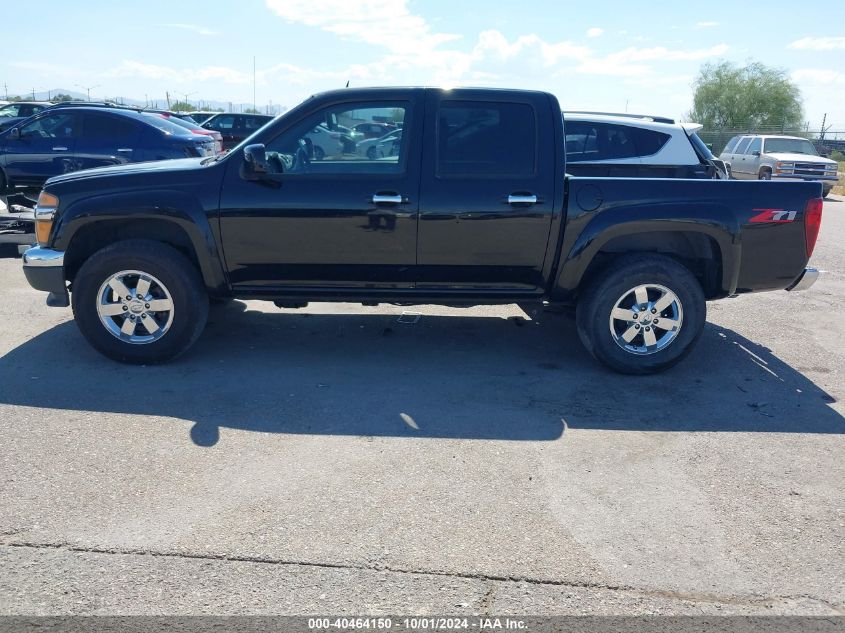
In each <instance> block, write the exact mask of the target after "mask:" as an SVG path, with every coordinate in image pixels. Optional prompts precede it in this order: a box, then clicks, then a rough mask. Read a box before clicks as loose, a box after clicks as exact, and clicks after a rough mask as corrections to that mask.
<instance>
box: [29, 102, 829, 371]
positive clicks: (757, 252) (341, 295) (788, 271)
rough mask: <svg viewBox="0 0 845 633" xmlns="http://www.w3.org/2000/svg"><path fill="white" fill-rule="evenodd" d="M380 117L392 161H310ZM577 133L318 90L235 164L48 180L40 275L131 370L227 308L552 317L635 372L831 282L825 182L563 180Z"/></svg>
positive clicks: (532, 119) (505, 106)
mask: <svg viewBox="0 0 845 633" xmlns="http://www.w3.org/2000/svg"><path fill="white" fill-rule="evenodd" d="M385 113H390V116H391V118H392V119H393V120H395V121H396V122H397V123H401V127H402V129H403V142H402V143H401V146H400V148H399V151H398V153H397V154H396V155H395V156H385V157H377V158H375V159H371V158H369V157H367V156H362V155H357V154H352V155H343V156H337V157H333V156H324V157H323V160H314V148H313V143H308V142H307V139H308V135H309V133H310V132H311V131H312V130H313V129H314V128H315V126H317V125H325V126H326V127H327V128H328V129H337V126H345V127H353V126H354V125H356V124H359V123H366V122H368V121H378V120H381V119H382V118H383V117H384V116H385ZM564 127H565V120H564V119H563V118H562V117H561V112H560V107H559V105H558V102H557V100H556V98H555V97H554V96H552V95H550V94H547V93H544V92H533V91H520V90H492V89H454V90H441V89H435V88H371V89H346V90H341V91H333V92H328V93H323V94H320V95H316V96H314V97H311V98H310V99H308V100H307V101H305V102H304V103H302V104H301V105H299V106H297V107H296V108H294V109H292V110H290V111H289V112H287V113H286V114H285V115H284V116H282V117H280V118H277V119H276V120H274V121H273V122H272V123H271V124H268V125H267V126H265V127H263V128H262V129H261V130H259V131H258V132H256V133H255V134H253V135H252V136H251V137H250V138H248V139H247V140H245V141H244V142H243V143H242V144H241V145H239V146H237V147H236V148H234V149H233V150H232V151H230V152H229V153H227V154H222V155H219V156H216V157H211V158H206V159H195V158H188V159H182V160H175V161H168V162H166V163H147V164H141V165H124V166H119V167H111V168H103V169H92V170H88V171H85V172H80V173H77V174H68V175H63V176H58V177H56V178H52V179H50V180H49V181H48V182H47V183H46V185H45V186H44V189H43V191H42V192H41V194H40V197H39V200H38V205H37V207H36V218H37V234H38V246H37V247H34V248H32V249H30V250H28V251H26V253H25V254H24V257H23V268H24V272H25V274H26V277H27V279H28V280H29V283H30V284H31V285H32V286H33V287H34V288H36V289H38V290H42V291H46V292H48V293H49V295H48V304H49V305H58V306H66V305H68V304H69V303H71V304H72V307H73V314H74V317H75V320H76V323H77V325H78V327H79V329H80V331H81V332H82V334H83V335H84V336H85V338H86V339H87V340H88V341H89V342H90V343H91V345H92V346H93V347H94V348H96V349H97V350H99V351H100V352H101V353H103V354H104V355H106V356H108V357H109V358H112V359H115V360H118V361H125V362H130V363H155V362H163V361H167V360H170V359H172V358H174V357H176V356H178V355H179V354H181V353H182V352H184V351H185V350H187V349H188V348H189V347H190V346H191V345H192V344H193V343H194V341H196V339H197V337H198V336H199V335H200V333H201V332H202V331H203V327H204V325H205V323H206V318H207V315H208V310H209V302H210V301H224V300H227V299H230V298H233V297H234V298H240V299H258V300H268V301H273V302H275V303H276V304H277V305H279V306H283V307H301V306H304V305H306V304H307V303H308V302H312V301H344V302H361V303H374V302H389V303H397V304H403V305H404V304H442V305H457V306H465V305H477V304H510V303H517V304H521V305H528V306H532V305H539V304H543V303H547V304H551V305H552V306H575V307H576V325H577V328H578V332H579V335H580V337H581V340H582V341H583V342H584V345H585V346H586V348H587V349H588V350H589V351H590V352H591V353H592V354H593V355H594V356H595V357H596V358H597V359H598V360H600V361H601V362H603V363H605V364H606V365H607V366H609V367H611V368H612V369H614V370H616V371H620V372H626V373H632V374H640V373H650V372H656V371H660V370H662V369H665V368H667V367H669V366H671V365H673V364H675V363H677V362H678V361H679V360H680V359H681V358H683V357H684V356H685V355H686V354H687V353H688V352H689V351H690V350H691V349H692V348H693V346H694V344H695V342H696V340H697V339H698V338H699V335H700V334H701V332H702V329H703V327H704V322H705V318H706V301H708V300H715V299H722V298H725V297H731V296H735V295H739V294H742V293H748V292H755V291H765V290H783V289H787V290H793V291H794V290H803V289H805V288H807V287H809V286H811V285H812V284H813V282H814V281H815V280H816V278H817V276H818V271H816V270H814V269H812V268H807V263H808V260H809V258H810V256H811V254H812V252H813V247H814V244H815V242H816V237H817V235H818V231H819V227H820V222H821V212H822V201H821V197H820V196H821V185H820V184H818V183H802V182H792V183H786V182H784V183H776V182H770V183H759V182H732V181H719V180H708V179H698V180H692V179H652V178H609V177H574V176H568V175H566V148H565V143H564V138H565V136H564ZM69 292H70V296H69V294H68V293H69Z"/></svg>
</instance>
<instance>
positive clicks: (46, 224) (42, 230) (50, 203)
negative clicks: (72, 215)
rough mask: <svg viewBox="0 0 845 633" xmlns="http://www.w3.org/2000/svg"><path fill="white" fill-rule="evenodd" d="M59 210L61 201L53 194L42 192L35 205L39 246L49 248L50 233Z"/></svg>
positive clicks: (36, 236)
mask: <svg viewBox="0 0 845 633" xmlns="http://www.w3.org/2000/svg"><path fill="white" fill-rule="evenodd" d="M58 208H59V199H58V198H57V197H56V196H54V195H53V194H51V193H47V192H46V191H42V192H41V194H40V195H39V196H38V203H37V204H36V205H35V238H36V239H37V240H38V245H39V246H47V242H48V241H49V240H50V231H52V230H53V218H54V217H55V215H56V209H58Z"/></svg>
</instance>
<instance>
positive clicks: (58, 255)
mask: <svg viewBox="0 0 845 633" xmlns="http://www.w3.org/2000/svg"><path fill="white" fill-rule="evenodd" d="M64 264H65V254H64V252H63V251H54V250H52V249H49V248H41V247H40V246H33V247H32V248H30V249H27V250H26V251H24V254H23V274H24V275H26V280H27V281H28V282H29V285H30V286H32V287H33V288H35V289H36V290H41V291H43V292H48V293H50V294H48V295H47V305H49V306H56V307H67V306H69V305H70V299H69V297H68V293H67V285H66V284H65V270H64Z"/></svg>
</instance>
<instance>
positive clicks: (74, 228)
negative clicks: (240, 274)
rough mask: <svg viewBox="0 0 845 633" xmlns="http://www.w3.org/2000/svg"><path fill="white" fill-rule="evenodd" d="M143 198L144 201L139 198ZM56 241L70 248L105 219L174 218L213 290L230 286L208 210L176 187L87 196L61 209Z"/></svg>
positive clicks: (55, 243)
mask: <svg viewBox="0 0 845 633" xmlns="http://www.w3.org/2000/svg"><path fill="white" fill-rule="evenodd" d="M139 201H143V202H139ZM57 220H58V224H57V226H56V228H55V229H54V231H55V234H54V235H55V237H54V240H53V243H54V245H55V247H56V248H57V249H58V250H64V251H66V252H67V251H68V250H69V249H71V248H72V246H73V239H74V237H75V236H77V235H78V234H79V232H80V231H81V230H84V229H86V228H88V227H90V226H93V225H95V224H98V223H102V222H120V221H121V220H122V221H127V220H132V221H136V220H158V221H165V222H171V223H173V224H174V225H176V226H178V227H179V228H180V229H181V230H182V231H184V233H185V234H186V235H187V236H188V239H189V240H190V244H191V247H192V248H193V251H194V254H195V255H196V260H197V262H198V263H199V267H200V273H201V274H202V277H203V280H204V281H205V285H206V287H207V288H208V289H209V290H215V291H220V290H223V289H226V288H228V281H227V279H226V275H225V272H224V268H225V267H224V265H223V257H222V252H221V249H220V248H219V247H218V244H217V240H216V239H215V233H214V231H213V230H212V227H211V222H210V219H209V216H208V214H207V213H206V211H205V210H204V209H203V207H202V204H201V203H200V201H199V200H198V199H197V198H196V197H195V196H193V195H191V194H189V193H187V192H185V191H179V190H176V189H152V190H143V191H138V190H131V191H127V190H122V191H120V192H116V193H105V194H101V195H95V196H86V197H85V198H82V199H80V200H78V201H75V202H71V204H70V205H69V206H68V207H67V208H66V209H62V210H61V211H60V214H59V216H58V218H57Z"/></svg>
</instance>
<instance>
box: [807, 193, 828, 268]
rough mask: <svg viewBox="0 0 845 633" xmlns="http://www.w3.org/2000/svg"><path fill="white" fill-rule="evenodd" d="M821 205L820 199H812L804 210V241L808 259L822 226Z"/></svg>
mask: <svg viewBox="0 0 845 633" xmlns="http://www.w3.org/2000/svg"><path fill="white" fill-rule="evenodd" d="M822 204H823V202H822V199H821V198H813V199H812V200H810V201H809V202H807V208H805V209H804V239H805V240H806V242H807V257H808V258H809V257H810V256H812V254H813V249H814V248H815V247H816V239H817V238H818V237H819V229H820V228H821V226H822Z"/></svg>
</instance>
